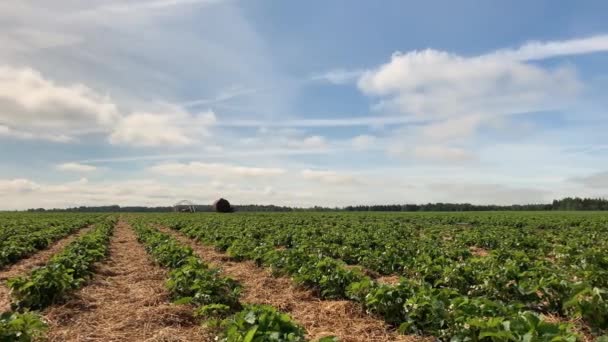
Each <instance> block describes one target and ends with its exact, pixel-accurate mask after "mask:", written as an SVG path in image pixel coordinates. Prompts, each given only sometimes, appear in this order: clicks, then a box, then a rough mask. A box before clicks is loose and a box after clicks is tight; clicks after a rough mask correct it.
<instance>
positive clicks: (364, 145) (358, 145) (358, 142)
mask: <svg viewBox="0 0 608 342" xmlns="http://www.w3.org/2000/svg"><path fill="white" fill-rule="evenodd" d="M376 140H377V139H376V137H375V136H373V135H368V134H362V135H358V136H356V137H354V138H352V139H351V145H352V146H353V147H354V148H355V149H357V150H367V149H369V148H370V147H372V146H373V145H374V143H375V142H376Z"/></svg>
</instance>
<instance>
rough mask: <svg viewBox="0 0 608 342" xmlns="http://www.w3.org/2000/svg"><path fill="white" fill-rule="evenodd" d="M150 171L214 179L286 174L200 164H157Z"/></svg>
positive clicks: (282, 170)
mask: <svg viewBox="0 0 608 342" xmlns="http://www.w3.org/2000/svg"><path fill="white" fill-rule="evenodd" d="M150 171H152V172H155V173H158V174H162V175H166V176H178V177H179V176H209V177H214V178H239V177H253V178H257V177H276V176H280V175H283V174H285V173H286V172H287V171H286V170H285V169H282V168H265V167H249V166H240V165H230V164H222V163H202V162H190V163H165V164H158V165H155V166H152V167H151V168H150Z"/></svg>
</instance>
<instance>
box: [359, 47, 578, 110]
mask: <svg viewBox="0 0 608 342" xmlns="http://www.w3.org/2000/svg"><path fill="white" fill-rule="evenodd" d="M358 85H359V88H360V89H361V90H362V91H363V92H364V93H365V94H368V95H372V96H378V97H381V98H382V100H383V104H384V105H385V106H389V107H391V108H396V109H398V110H400V111H402V112H403V113H406V114H413V115H416V116H421V117H427V118H433V119H441V118H443V119H446V118H454V117H462V116H465V115H471V114H475V115H484V116H488V115H501V114H512V113H521V112H529V111H534V110H544V109H547V108H553V107H554V106H555V103H556V102H558V101H559V100H563V99H570V98H572V97H573V96H574V95H575V94H576V93H577V91H578V90H579V88H580V82H579V81H578V78H577V76H576V73H575V72H574V71H573V70H572V69H570V68H567V67H561V68H556V69H552V70H549V69H543V68H541V67H538V66H534V65H531V64H525V63H522V62H519V61H515V60H508V59H503V58H498V57H496V58H492V57H490V56H481V57H471V58H469V57H462V56H458V55H455V54H451V53H447V52H443V51H437V50H424V51H412V52H408V53H405V54H403V53H395V54H393V56H392V57H391V60H390V61H389V62H388V63H386V64H384V65H381V66H380V67H378V68H376V69H374V70H369V71H366V72H365V73H364V74H363V76H361V78H360V79H359V83H358Z"/></svg>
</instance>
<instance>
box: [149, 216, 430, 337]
mask: <svg viewBox="0 0 608 342" xmlns="http://www.w3.org/2000/svg"><path fill="white" fill-rule="evenodd" d="M158 228H159V229H160V230H162V231H163V232H165V233H169V234H172V235H173V236H174V237H175V238H177V239H178V240H179V241H181V242H182V243H184V244H186V245H188V246H191V247H192V249H194V250H195V251H196V252H197V253H198V255H200V257H201V258H203V260H205V261H207V262H208V263H210V264H211V265H213V266H216V267H219V268H220V269H221V270H222V271H223V273H224V274H225V275H226V276H229V277H231V278H233V279H235V280H237V281H239V282H240V283H241V284H242V285H243V294H242V296H241V301H242V302H244V303H252V304H268V305H272V306H274V307H276V308H278V309H280V310H281V311H283V312H286V313H289V315H290V316H291V317H293V318H294V319H295V320H296V321H297V322H298V323H299V324H300V325H302V326H303V327H304V328H305V329H306V331H307V333H308V336H309V338H311V339H313V340H316V339H318V338H320V337H324V336H330V335H333V336H337V337H339V338H340V341H343V342H355V341H378V342H379V341H424V340H425V339H423V338H420V337H417V336H405V335H400V334H397V333H395V332H392V331H391V330H390V329H389V327H388V326H387V325H386V324H385V322H384V321H382V320H379V319H375V318H374V317H371V316H369V315H366V314H364V313H363V312H362V311H361V308H359V307H358V306H357V304H356V303H354V302H351V301H347V300H320V299H319V298H316V297H315V296H314V295H313V294H312V292H311V291H309V290H305V289H301V288H299V287H297V286H295V285H294V283H293V281H292V280H291V279H290V278H288V277H273V276H272V275H271V274H270V273H269V272H268V270H266V269H264V268H260V267H257V266H256V265H255V264H254V263H253V262H251V261H245V262H233V261H230V259H229V258H228V256H227V255H226V254H225V253H221V252H217V251H216V250H215V249H214V248H213V247H210V246H205V245H203V244H201V243H198V242H196V241H194V240H192V239H189V238H188V237H186V236H184V235H182V234H180V233H178V232H175V231H173V230H171V229H168V228H165V227H158Z"/></svg>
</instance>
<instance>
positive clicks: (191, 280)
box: [133, 221, 330, 342]
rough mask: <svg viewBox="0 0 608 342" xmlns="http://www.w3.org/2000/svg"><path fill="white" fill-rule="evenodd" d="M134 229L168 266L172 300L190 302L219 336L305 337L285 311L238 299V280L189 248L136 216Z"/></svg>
mask: <svg viewBox="0 0 608 342" xmlns="http://www.w3.org/2000/svg"><path fill="white" fill-rule="evenodd" d="M133 228H134V229H135V232H136V233H137V236H138V239H139V241H140V242H142V243H143V245H144V246H145V248H146V250H147V252H148V253H149V254H150V255H152V256H153V258H154V260H155V261H156V262H157V263H158V264H160V265H161V266H164V267H167V268H169V269H170V270H171V272H170V273H169V279H168V280H167V288H168V290H169V291H170V293H171V296H172V297H173V300H174V301H175V303H179V304H191V305H193V306H194V307H195V308H196V309H195V315H196V316H198V317H200V318H203V319H207V321H208V326H209V327H215V328H217V329H218V336H219V338H221V340H222V341H229V342H237V341H304V336H305V332H304V330H303V329H302V328H301V327H299V326H298V325H297V324H296V323H294V322H293V320H292V319H291V318H290V317H289V316H288V315H286V314H283V313H280V312H278V311H277V310H276V309H274V308H272V307H270V306H265V305H243V304H242V303H240V301H239V296H240V291H241V286H240V285H239V283H238V282H236V281H235V280H233V279H231V278H227V277H224V276H222V275H221V274H220V271H219V270H218V269H215V268H211V267H209V265H207V264H206V263H205V262H204V261H203V260H201V259H200V258H199V257H198V256H197V255H196V254H195V253H194V251H193V250H192V249H191V248H190V247H187V246H184V245H182V244H181V243H179V242H178V241H177V240H175V239H174V238H173V237H171V236H170V235H168V234H165V233H162V232H160V231H158V230H157V229H154V228H151V227H150V226H148V225H147V224H146V223H143V222H138V221H134V222H133ZM325 341H330V339H326V340H325Z"/></svg>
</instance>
